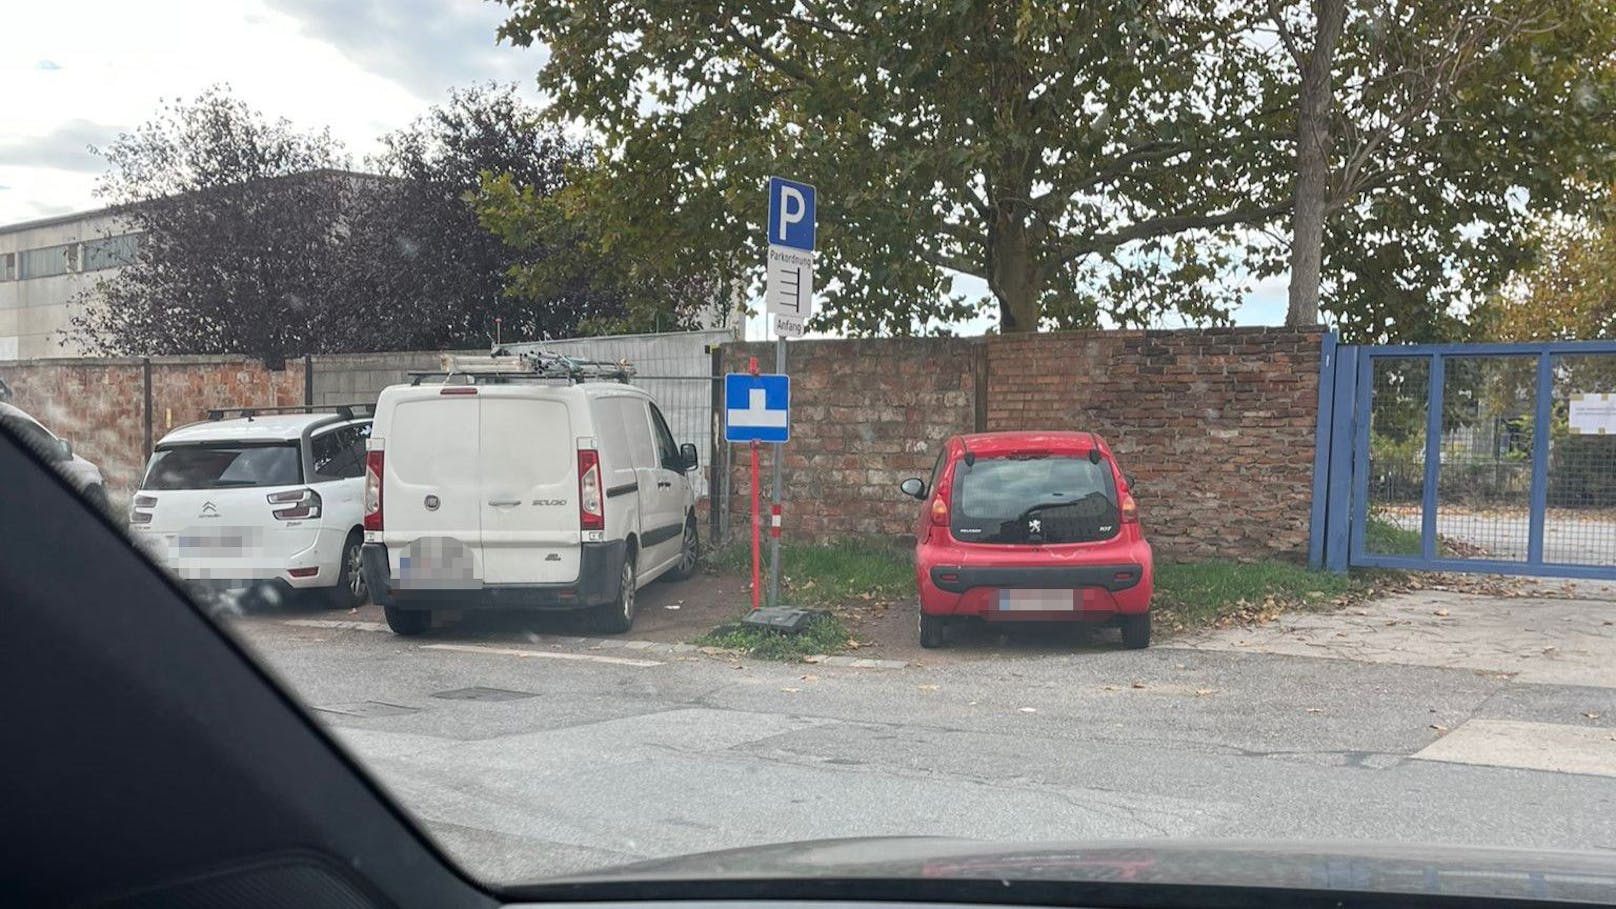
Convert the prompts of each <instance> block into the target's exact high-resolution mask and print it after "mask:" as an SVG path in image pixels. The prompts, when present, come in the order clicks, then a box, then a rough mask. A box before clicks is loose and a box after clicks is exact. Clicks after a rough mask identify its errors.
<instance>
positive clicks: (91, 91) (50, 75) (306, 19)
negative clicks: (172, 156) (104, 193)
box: [0, 0, 542, 224]
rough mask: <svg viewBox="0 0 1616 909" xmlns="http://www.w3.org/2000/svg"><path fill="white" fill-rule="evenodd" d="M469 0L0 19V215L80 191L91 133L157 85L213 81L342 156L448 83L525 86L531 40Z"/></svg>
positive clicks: (31, 212) (77, 12) (109, 128)
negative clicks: (333, 140) (325, 138)
mask: <svg viewBox="0 0 1616 909" xmlns="http://www.w3.org/2000/svg"><path fill="white" fill-rule="evenodd" d="M504 9H505V8H504V7H503V6H497V5H495V4H492V3H487V2H483V0H142V2H138V3H119V2H116V0H51V2H46V3H26V4H14V5H11V6H8V8H7V11H6V15H5V20H6V21H5V27H4V28H0V84H3V85H5V86H6V92H5V95H6V116H5V117H4V119H3V120H0V224H5V223H12V222H16V221H21V220H26V219H30V218H38V217H44V216H47V215H53V214H59V213H61V212H67V211H75V210H79V209H84V208H90V207H94V206H95V205H96V200H95V198H94V196H93V189H94V186H95V178H96V176H97V174H99V173H100V172H101V170H102V169H103V161H102V159H101V158H99V157H98V156H96V155H95V154H92V153H91V152H90V151H89V147H90V146H102V145H105V144H107V143H108V142H109V141H110V140H111V139H112V138H113V137H115V136H117V135H118V133H120V132H122V131H124V130H128V129H131V128H133V127H134V126H136V125H138V124H139V123H141V122H142V121H144V120H146V119H148V118H149V117H150V116H151V115H152V113H153V112H154V111H155V110H156V109H157V107H158V103H159V101H160V100H161V99H165V98H176V97H182V98H190V97H194V96H196V95H197V94H198V93H200V92H201V91H202V90H203V89H205V88H207V87H208V86H210V85H213V84H215V83H221V82H222V83H227V84H229V85H230V87H231V88H232V89H233V90H234V91H235V93H236V94H237V95H239V96H241V97H242V98H243V99H244V100H246V101H247V102H248V103H249V104H251V105H253V106H254V107H257V108H258V109H259V110H262V111H264V112H265V113H267V114H269V115H271V116H276V117H281V116H283V117H286V118H287V119H289V120H291V121H292V122H293V123H295V124H297V125H298V126H300V127H304V128H314V127H320V126H329V127H330V128H331V130H332V132H333V133H334V134H335V135H336V136H337V137H338V138H339V139H341V140H342V141H343V143H344V144H345V145H347V146H348V149H349V151H350V152H351V153H352V154H354V156H355V158H356V160H357V159H358V158H360V157H362V156H363V155H364V154H366V153H367V152H369V151H371V150H373V149H374V147H375V141H376V137H377V136H379V135H381V134H382V133H384V132H386V131H388V130H390V129H394V128H396V127H399V126H402V125H403V124H404V123H406V122H408V121H409V120H410V119H412V118H413V117H415V116H417V115H418V114H420V113H421V112H422V111H423V110H424V109H425V108H426V107H427V106H428V105H429V104H432V103H434V102H436V101H440V100H442V99H443V98H444V97H445V93H446V92H447V90H448V89H449V88H450V87H452V86H458V85H465V84H468V83H471V82H477V81H486V80H490V79H492V80H495V81H501V82H515V83H517V84H519V85H521V86H524V87H527V88H530V87H531V86H532V84H533V74H534V73H535V72H536V71H537V70H538V67H539V65H540V63H541V62H542V56H541V52H539V51H537V50H524V49H521V48H512V47H509V46H503V45H498V44H496V42H495V40H494V31H495V29H496V28H497V27H498V25H499V23H500V21H501V19H502V15H501V14H502V12H503V11H504Z"/></svg>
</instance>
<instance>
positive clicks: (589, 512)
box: [578, 448, 606, 530]
mask: <svg viewBox="0 0 1616 909" xmlns="http://www.w3.org/2000/svg"><path fill="white" fill-rule="evenodd" d="M605 503H606V499H605V497H604V496H603V495H602V494H601V485H600V452H598V451H595V450H594V449H592V448H580V449H579V450H578V527H579V529H581V530H605V529H606V504H605Z"/></svg>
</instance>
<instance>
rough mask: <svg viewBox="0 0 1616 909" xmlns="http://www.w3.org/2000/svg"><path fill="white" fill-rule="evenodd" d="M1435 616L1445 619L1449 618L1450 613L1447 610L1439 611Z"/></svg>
mask: <svg viewBox="0 0 1616 909" xmlns="http://www.w3.org/2000/svg"><path fill="white" fill-rule="evenodd" d="M1433 615H1437V616H1440V617H1442V618H1444V619H1445V618H1447V617H1448V611H1447V610H1446V609H1438V610H1437V611H1436V612H1435V613H1433Z"/></svg>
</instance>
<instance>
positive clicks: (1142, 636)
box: [1117, 612, 1150, 650]
mask: <svg viewBox="0 0 1616 909" xmlns="http://www.w3.org/2000/svg"><path fill="white" fill-rule="evenodd" d="M1117 624H1118V625H1121V626H1122V646H1124V647H1126V648H1128V649H1129V650H1144V649H1145V648H1146V647H1149V646H1150V613H1148V612H1146V613H1141V614H1139V615H1125V616H1120V617H1119V618H1118V619H1117Z"/></svg>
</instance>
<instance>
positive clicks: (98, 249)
mask: <svg viewBox="0 0 1616 909" xmlns="http://www.w3.org/2000/svg"><path fill="white" fill-rule="evenodd" d="M138 238H139V235H138V234H124V235H123V236H121V237H102V238H101V239H99V240H86V241H84V271H100V270H101V269H103V268H121V267H123V266H125V265H128V264H129V263H130V262H133V261H134V260H135V252H136V250H137V249H138Z"/></svg>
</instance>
